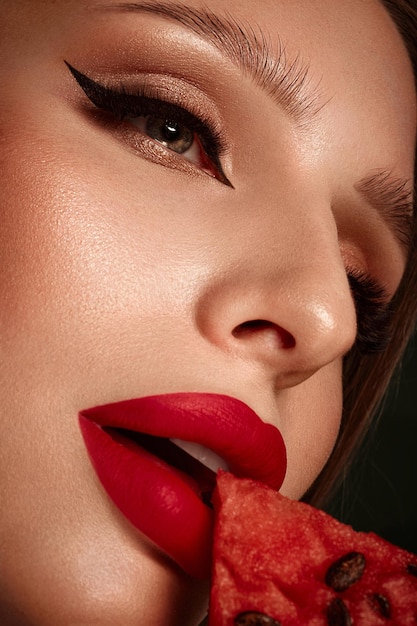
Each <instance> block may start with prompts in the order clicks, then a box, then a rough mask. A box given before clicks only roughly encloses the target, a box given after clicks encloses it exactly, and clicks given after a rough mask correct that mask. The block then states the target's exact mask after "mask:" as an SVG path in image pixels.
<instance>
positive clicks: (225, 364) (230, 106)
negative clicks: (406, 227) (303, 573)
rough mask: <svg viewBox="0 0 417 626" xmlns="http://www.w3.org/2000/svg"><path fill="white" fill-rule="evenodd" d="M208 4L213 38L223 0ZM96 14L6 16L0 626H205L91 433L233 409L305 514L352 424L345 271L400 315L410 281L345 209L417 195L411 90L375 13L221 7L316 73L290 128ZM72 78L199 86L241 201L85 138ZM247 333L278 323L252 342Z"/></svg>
mask: <svg viewBox="0 0 417 626" xmlns="http://www.w3.org/2000/svg"><path fill="white" fill-rule="evenodd" d="M3 4H4V6H3ZM91 4H95V5H101V4H102V3H101V2H95V3H91ZM188 4H189V6H192V7H199V6H201V4H200V3H199V1H198V0H188ZM204 4H205V6H208V7H209V8H210V9H212V10H213V11H218V12H219V13H220V14H223V10H224V9H223V7H224V3H223V2H222V1H221V0H209V1H208V2H205V3H204ZM89 5H90V3H86V2H84V1H83V0H71V1H65V0H56V1H53V0H43V1H38V2H36V3H33V2H32V1H29V0H18V1H16V2H13V3H10V2H4V3H0V6H1V9H2V20H1V24H0V59H1V61H0V82H1V85H2V89H1V101H2V103H1V107H0V137H1V140H0V141H1V151H0V160H1V166H0V205H1V214H2V218H1V219H2V228H1V231H0V250H1V264H0V298H1V306H0V324H1V354H2V358H1V370H0V371H1V379H0V383H1V384H0V394H1V398H0V400H1V402H0V404H1V407H2V410H1V430H2V454H1V456H0V490H1V498H2V507H1V511H0V553H1V565H0V616H1V617H2V620H1V621H2V623H6V624H18V625H26V624H35V625H42V626H52V625H54V626H56V625H57V624H60V625H61V624H77V625H93V624H94V625H99V624H100V625H107V624H108V625H110V624H111V625H114V624H124V626H133V625H137V624H139V623H144V618H145V617H146V620H145V621H146V624H148V625H149V626H157V625H161V624H164V625H168V624H169V625H180V624H181V625H183V626H184V625H186V624H190V625H195V624H196V623H197V622H198V620H199V619H201V618H202V617H203V616H204V614H205V610H206V599H205V598H206V592H207V589H206V584H205V583H201V582H196V581H193V580H190V579H189V578H188V577H187V576H186V575H184V574H183V573H182V572H181V571H179V569H178V568H177V567H176V566H175V565H173V564H172V563H171V562H170V560H169V559H168V558H167V557H166V556H165V555H163V554H161V553H160V552H159V551H158V550H157V549H156V548H154V547H153V546H151V545H150V544H149V542H148V541H147V539H146V538H142V537H140V536H139V535H138V533H137V531H135V530H134V529H133V528H132V527H131V526H130V525H129V524H128V523H127V522H126V520H125V519H124V518H123V517H122V515H121V514H120V513H119V511H118V510H116V509H115V508H114V506H113V505H112V503H111V502H110V501H109V500H108V498H107V496H106V495H105V493H104V491H103V489H102V488H101V485H100V483H99V482H98V479H97V477H96V475H95V473H94V471H93V469H92V466H91V464H90V461H89V458H88V455H87V452H86V449H85V446H84V443H83V440H82V437H81V434H80V430H79V426H78V420H77V415H78V412H79V411H80V410H81V409H84V408H88V407H91V406H95V405H99V404H105V403H108V402H115V401H118V400H122V399H127V398H133V397H138V396H144V395H150V394H158V393H166V392H175V391H202V392H206V391H208V392H215V393H225V394H228V395H231V396H234V397H237V398H240V399H241V400H243V401H245V402H246V403H247V404H249V405H250V406H251V407H252V408H253V409H254V410H255V411H256V412H257V413H258V414H259V415H260V416H261V417H262V419H264V420H265V421H269V422H272V423H274V424H275V425H276V426H278V427H279V428H280V430H281V432H282V434H283V437H284V440H285V442H286V445H287V450H288V473H287V477H286V480H285V483H284V485H283V488H282V492H283V493H284V494H285V495H288V496H290V497H292V498H299V497H301V495H302V494H303V493H304V491H305V490H306V489H307V488H308V486H309V485H310V484H311V482H312V481H313V480H314V478H315V477H316V476H317V475H318V473H319V471H320V469H321V468H322V467H323V465H324V464H325V462H326V460H327V458H328V456H329V454H330V452H331V449H332V446H333V444H334V441H335V438H336V436H337V432H338V428H339V423H340V414H341V403H342V384H341V363H342V358H343V355H344V354H345V353H346V352H347V351H348V350H349V348H350V347H351V345H352V343H353V342H354V340H355V333H356V318H355V307H354V303H353V300H352V296H351V293H350V291H349V286H348V281H347V278H346V267H347V266H348V267H350V268H352V267H353V268H354V269H356V270H360V271H364V272H367V273H370V274H371V276H372V277H374V278H375V279H376V280H379V281H380V282H382V283H383V284H384V285H385V286H386V288H387V290H388V292H389V293H390V294H393V293H394V291H395V289H396V287H397V286H398V284H399V281H400V279H401V275H402V272H403V270H404V255H403V252H402V250H401V248H400V246H399V244H398V243H397V241H396V240H395V238H394V237H393V235H392V234H391V233H390V231H389V229H388V228H387V226H386V225H385V224H384V223H383V221H382V220H381V218H380V217H379V216H378V215H377V214H376V212H375V210H373V209H372V208H370V206H369V205H367V204H366V203H365V202H364V200H363V198H361V197H360V196H359V195H358V193H357V192H355V185H356V184H357V183H358V181H360V180H361V179H362V178H363V177H364V176H367V175H368V174H369V173H370V172H373V171H375V170H379V169H387V170H390V171H392V172H393V173H394V174H395V175H396V176H399V177H408V178H412V175H413V152H414V141H415V119H416V106H415V94H414V89H413V80H412V73H411V68H410V64H409V61H408V58H407V55H406V52H405V50H404V47H403V45H402V42H401V39H400V37H399V35H398V34H397V32H396V30H395V28H394V26H393V25H392V23H391V21H390V19H389V17H388V16H387V14H386V13H385V11H384V9H383V8H382V7H381V6H380V5H379V4H378V3H377V2H376V1H375V0H351V2H349V3H346V2H337V3H336V2H334V1H333V0H320V1H319V0H306V1H305V2H303V11H302V12H300V11H299V9H298V8H297V7H298V3H292V2H285V1H281V0H280V1H279V2H277V1H276V0H273V1H272V0H271V1H265V2H262V3H261V5H260V3H259V2H255V0H253V1H252V0H245V1H244V2H242V1H241V0H229V2H228V3H227V6H228V12H229V13H230V14H231V15H233V17H235V18H238V19H240V20H242V21H243V22H244V23H250V24H253V23H254V15H256V22H257V24H259V26H260V27H261V28H262V29H263V30H264V31H265V32H267V33H270V39H271V47H272V49H273V50H275V51H276V50H277V46H278V42H277V37H276V33H279V34H280V37H281V40H282V41H283V42H284V43H285V45H286V48H287V54H288V56H289V58H295V57H296V55H297V54H298V53H300V55H301V58H302V59H303V60H305V61H308V62H309V64H310V76H311V81H310V86H311V89H314V88H316V87H317V86H318V89H319V92H320V96H319V98H320V103H321V104H323V106H322V108H321V109H320V111H319V113H318V114H317V115H315V116H314V118H313V119H312V120H311V122H309V124H308V125H307V126H306V127H305V128H300V127H299V125H298V124H297V123H296V122H295V121H294V120H293V119H292V118H291V116H289V115H288V114H287V113H286V112H285V111H284V110H283V109H282V107H280V106H277V104H276V103H273V102H272V101H271V99H270V98H269V97H268V96H267V95H266V94H265V93H264V92H263V91H261V90H260V89H259V88H258V87H257V86H256V85H255V84H254V82H253V81H251V80H250V79H249V78H248V77H245V76H243V75H242V72H241V70H240V69H239V68H238V67H236V66H235V65H233V64H232V63H231V62H230V61H229V60H227V59H225V58H224V57H222V56H221V55H220V53H219V52H218V51H217V50H216V49H215V48H214V47H213V46H210V45H208V44H207V43H204V44H202V41H201V39H200V38H198V37H197V35H194V34H191V33H190V32H189V31H188V30H187V29H184V27H181V26H180V25H178V24H176V23H174V22H172V21H168V20H166V19H163V18H161V17H156V16H151V15H143V14H138V15H134V14H128V13H125V14H119V13H116V12H104V11H99V10H95V9H94V10H88V7H89ZM155 28H158V29H159V31H158V32H160V33H162V35H163V36H164V38H165V40H166V43H165V44H164V47H162V44H161V42H160V40H158V39H157V38H155V39H154V43H153V44H152V46H153V48H151V51H150V52H149V49H147V51H146V50H144V47H143V46H142V45H141V37H144V36H146V34H147V33H150V32H151V31H153V29H155ZM178 40H179V41H180V42H181V46H182V45H184V46H186V48H185V49H186V52H181V46H179V47H177V46H176V45H175V41H178ZM145 48H146V47H145ZM190 50H191V51H192V53H193V57H192V58H193V59H195V62H194V61H193V62H191V63H187V59H190V58H191V57H190ZM158 51H159V53H158ZM64 59H65V60H67V61H68V62H70V63H71V64H72V65H73V66H74V67H76V68H77V69H79V70H80V71H83V72H84V73H86V74H88V75H89V76H90V77H92V78H95V79H96V80H99V79H100V80H101V81H104V82H106V81H107V84H110V85H115V84H116V85H117V78H118V77H120V76H122V78H123V77H124V79H125V80H126V82H127V83H128V84H129V85H134V84H135V80H137V77H138V76H139V77H140V73H139V74H136V72H137V71H138V70H139V71H141V70H142V68H143V64H144V63H145V62H144V61H143V59H145V60H146V63H147V64H148V65H147V66H146V67H150V68H151V69H153V70H154V71H156V70H158V71H159V72H160V73H164V72H169V71H170V70H172V71H174V70H175V71H177V72H179V74H180V75H181V76H185V78H186V79H187V80H189V81H191V82H193V83H194V85H196V86H197V89H198V91H199V92H200V93H203V96H202V97H203V98H205V100H204V101H209V102H210V103H212V104H210V106H212V107H213V111H214V115H215V116H217V118H218V119H219V120H220V121H221V124H222V126H223V127H224V132H225V134H226V137H227V139H226V144H227V151H226V154H225V155H224V157H223V158H222V165H223V168H224V171H225V174H226V176H227V177H228V178H229V180H230V181H231V182H232V184H233V187H234V189H232V188H231V187H228V186H227V185H224V184H222V183H221V182H220V181H218V180H215V179H214V178H212V177H211V176H209V175H207V174H206V173H204V172H202V171H200V170H199V168H198V166H197V165H184V162H183V160H182V157H176V156H175V155H174V156H173V155H172V154H171V155H168V154H165V155H163V156H162V158H161V159H160V161H159V162H155V160H152V159H150V158H148V157H147V153H146V152H143V151H142V152H141V151H140V150H139V151H135V150H133V149H132V147H131V146H129V145H127V144H126V142H125V141H124V140H123V138H122V137H120V136H119V135H116V134H115V133H114V132H113V131H111V130H110V129H109V128H108V127H106V126H105V125H104V124H100V123H98V122H97V121H93V120H92V117H91V115H88V114H87V113H86V110H85V106H84V105H85V103H86V98H85V96H84V94H83V92H82V91H81V89H80V88H79V87H78V86H77V84H76V83H75V81H74V79H73V78H72V77H71V75H70V73H69V71H68V69H67V68H66V66H65V64H64ZM155 59H159V61H156V60H155ZM158 63H159V65H158ZM152 64H153V65H152ZM178 68H180V69H179V70H178ZM195 68H197V69H195ZM199 76H200V78H199ZM201 76H203V77H204V80H203V79H201ZM364 233H365V234H366V236H365V235H364ZM254 320H264V321H265V322H266V323H264V324H263V325H262V326H259V325H258V326H257V325H254V326H252V327H244V326H242V324H244V323H245V322H251V321H254ZM236 329H237V330H238V331H239V330H240V331H242V329H243V332H236ZM289 339H290V340H291V341H290V343H291V342H292V344H293V346H292V347H291V348H289V343H288V340H289Z"/></svg>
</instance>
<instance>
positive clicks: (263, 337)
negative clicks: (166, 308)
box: [197, 206, 356, 380]
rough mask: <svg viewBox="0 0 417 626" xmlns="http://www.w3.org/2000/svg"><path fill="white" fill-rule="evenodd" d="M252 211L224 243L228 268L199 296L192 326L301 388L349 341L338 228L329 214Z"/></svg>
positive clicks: (351, 332)
mask: <svg viewBox="0 0 417 626" xmlns="http://www.w3.org/2000/svg"><path fill="white" fill-rule="evenodd" d="M258 211H259V212H258V217H257V219H254V220H252V223H251V226H249V225H248V224H246V227H245V228H242V230H241V231H240V234H239V235H237V236H235V237H234V236H233V234H230V235H229V236H228V237H227V254H226V258H227V262H226V264H224V263H223V265H222V271H221V273H220V274H216V273H213V275H212V276H211V277H210V279H209V280H208V281H207V284H206V286H205V288H204V292H202V293H201V294H200V298H199V304H198V307H197V309H198V311H197V315H198V325H199V328H200V331H201V332H202V333H203V334H204V335H205V337H206V338H207V339H209V340H210V341H211V342H213V343H215V344H216V345H218V346H219V347H223V348H224V349H226V350H227V351H229V352H234V353H236V354H238V355H239V356H241V357H243V358H246V359H253V360H256V361H258V362H261V363H263V364H267V366H268V367H273V368H274V369H275V370H276V372H277V373H278V374H281V375H283V376H284V375H285V374H286V375H291V377H292V379H294V378H295V379H297V380H301V379H302V378H305V377H306V376H308V375H310V374H311V373H313V372H314V371H316V370H317V369H319V368H320V367H323V366H324V365H326V364H327V363H330V362H331V361H333V360H335V359H337V358H338V357H340V356H342V355H343V354H345V353H346V352H347V351H348V350H349V348H350V347H351V346H352V344H353V342H354V340H355V335H356V314H355V307H354V304H353V300H352V297H351V294H350V289H349V284H348V281H347V277H346V273H345V269H344V266H343V261H342V258H341V254H340V250H339V244H338V239H337V230H336V226H335V223H334V220H333V217H332V215H331V211H330V210H329V211H328V212H327V213H325V212H324V211H314V210H313V209H312V208H311V206H310V207H308V206H305V210H304V211H302V210H298V212H297V211H296V212H292V213H291V212H290V211H286V212H285V213H284V214H283V215H282V219H280V216H279V212H276V215H275V219H272V220H271V219H270V217H266V219H265V220H264V219H263V217H264V216H263V214H262V209H261V208H259V209H258ZM306 211H310V213H306ZM297 213H298V214H297ZM243 239H244V240H243Z"/></svg>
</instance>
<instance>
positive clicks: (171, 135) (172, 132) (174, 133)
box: [162, 120, 181, 141]
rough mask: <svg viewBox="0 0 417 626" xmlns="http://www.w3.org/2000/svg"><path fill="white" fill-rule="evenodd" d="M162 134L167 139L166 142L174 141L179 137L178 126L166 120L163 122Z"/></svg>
mask: <svg viewBox="0 0 417 626" xmlns="http://www.w3.org/2000/svg"><path fill="white" fill-rule="evenodd" d="M162 132H163V135H164V137H165V139H167V140H168V141H175V140H176V139H178V138H179V137H180V135H181V130H180V126H179V124H177V123H176V122H170V121H168V120H167V121H165V124H164V127H163V131H162Z"/></svg>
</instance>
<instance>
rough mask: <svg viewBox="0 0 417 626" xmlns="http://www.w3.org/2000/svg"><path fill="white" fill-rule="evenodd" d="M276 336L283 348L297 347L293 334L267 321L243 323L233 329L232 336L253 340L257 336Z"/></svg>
mask: <svg viewBox="0 0 417 626" xmlns="http://www.w3.org/2000/svg"><path fill="white" fill-rule="evenodd" d="M267 334H274V335H275V336H276V337H278V338H279V341H280V345H281V347H283V348H293V347H294V346H295V339H294V337H293V335H291V333H289V332H288V331H286V330H285V329H284V328H281V326H278V325H277V324H274V323H273V322H268V321H267V320H249V321H248V322H242V324H239V325H238V326H236V328H234V329H233V331H232V335H233V337H236V338H237V339H251V338H254V337H256V336H257V335H267Z"/></svg>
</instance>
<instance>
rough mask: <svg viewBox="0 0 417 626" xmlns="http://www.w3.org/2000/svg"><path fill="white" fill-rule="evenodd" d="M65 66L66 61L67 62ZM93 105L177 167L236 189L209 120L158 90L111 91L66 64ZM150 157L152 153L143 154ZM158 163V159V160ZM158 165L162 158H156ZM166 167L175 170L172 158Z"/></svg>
mask: <svg viewBox="0 0 417 626" xmlns="http://www.w3.org/2000/svg"><path fill="white" fill-rule="evenodd" d="M65 63H66V62H65ZM66 65H67V67H68V69H69V70H70V72H71V74H72V75H73V77H74V78H75V80H76V82H77V83H78V85H79V86H80V87H81V89H82V90H83V92H84V93H85V95H86V96H87V98H88V99H89V100H90V102H91V103H92V104H93V105H94V106H95V107H96V108H97V109H99V110H101V111H103V112H106V113H109V114H111V115H112V116H113V118H114V119H115V120H118V121H119V122H123V123H124V124H125V125H126V124H129V126H130V129H131V131H132V133H134V132H137V135H138V136H139V140H138V141H135V145H137V146H140V136H142V137H146V138H147V139H148V141H149V139H150V140H152V141H153V142H155V144H157V145H159V146H160V147H161V146H162V147H163V148H165V149H166V150H167V153H170V154H171V153H174V154H175V155H179V156H178V161H177V166H178V167H179V168H180V169H181V161H180V159H182V160H183V162H188V163H189V164H192V166H194V167H196V168H198V169H200V170H202V171H203V172H205V173H206V174H208V175H210V176H211V177H213V178H216V179H217V180H219V181H220V182H222V183H223V184H225V185H228V186H229V187H233V186H232V184H231V183H230V181H229V180H228V179H227V178H226V176H225V174H224V172H223V168H222V165H221V162H220V156H221V155H222V154H223V153H224V145H223V142H222V140H221V137H220V133H219V132H218V131H217V130H216V129H215V128H213V124H211V123H210V121H209V120H204V119H201V118H200V117H198V116H197V115H194V113H192V112H191V111H189V110H188V109H186V108H184V107H182V106H179V105H178V104H176V103H172V102H168V101H167V100H162V99H160V98H158V97H154V96H157V94H154V93H152V89H153V90H154V91H156V90H155V88H154V87H152V86H150V85H147V86H146V88H145V87H144V86H143V88H142V90H141V88H140V87H139V88H138V91H137V92H136V93H132V92H129V91H126V90H125V89H124V88H118V89H116V88H111V87H108V86H105V85H102V84H100V83H98V82H97V81H95V80H93V79H91V78H89V77H88V76H86V75H85V74H82V73H81V72H79V71H78V70H76V69H75V68H74V67H72V66H71V65H69V64H68V63H66ZM143 152H144V153H145V154H146V156H148V157H149V151H148V150H144V151H143ZM155 160H156V159H155ZM157 161H158V163H160V162H161V159H160V158H158V159H157ZM163 164H164V165H166V166H167V167H175V166H174V165H173V164H172V159H166V161H165V162H164V163H163Z"/></svg>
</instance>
